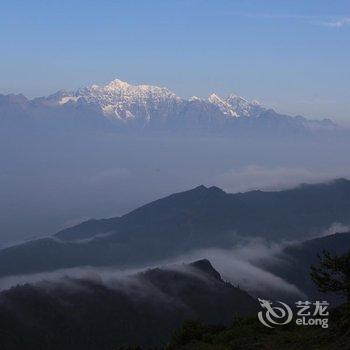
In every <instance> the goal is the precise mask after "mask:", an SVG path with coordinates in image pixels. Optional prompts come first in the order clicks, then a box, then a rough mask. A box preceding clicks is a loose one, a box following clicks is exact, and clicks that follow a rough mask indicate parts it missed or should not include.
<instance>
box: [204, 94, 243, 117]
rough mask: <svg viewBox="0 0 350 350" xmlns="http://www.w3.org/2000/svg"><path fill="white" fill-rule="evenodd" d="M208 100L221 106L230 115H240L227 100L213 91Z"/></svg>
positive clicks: (222, 110)
mask: <svg viewBox="0 0 350 350" xmlns="http://www.w3.org/2000/svg"><path fill="white" fill-rule="evenodd" d="M208 101H209V102H210V103H212V104H214V105H216V106H218V107H219V109H220V110H221V112H222V113H223V114H225V115H227V116H229V117H238V114H237V113H236V111H235V110H234V109H233V108H232V106H230V105H229V104H228V103H227V102H226V101H225V100H223V99H222V98H220V97H219V96H218V95H217V94H215V93H212V94H211V95H210V96H209V97H208Z"/></svg>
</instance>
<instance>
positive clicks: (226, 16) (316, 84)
mask: <svg viewBox="0 0 350 350" xmlns="http://www.w3.org/2000/svg"><path fill="white" fill-rule="evenodd" d="M0 48H1V65H0V77H1V79H0V93H9V92H16V93H19V92H22V93H24V94H25V95H27V96H29V97H34V96H38V95H46V94H49V93H52V92H54V91H56V90H59V89H61V88H66V89H74V88H77V87H80V86H84V85H87V84H92V83H97V84H103V83H106V82H108V81H109V80H112V79H113V78H120V79H122V80H126V81H129V82H131V83H142V82H145V83H149V84H156V85H162V86H167V87H169V88H170V89H171V90H173V91H174V92H176V93H177V94H179V95H180V96H183V97H187V96H191V95H198V96H206V95H208V94H209V93H210V92H212V91H216V92H217V93H219V94H220V95H223V96H226V95H227V94H228V93H230V92H235V93H237V94H240V95H243V96H245V97H247V98H251V99H257V100H260V101H261V102H262V103H264V104H266V105H269V106H272V107H275V108H276V109H277V110H278V111H281V112H287V113H290V114H303V115H306V116H312V117H333V118H336V119H337V120H340V121H347V120H348V121H349V122H350V113H349V110H350V89H349V81H350V64H349V62H350V2H349V1H348V0H343V1H342V0H340V1H337V0H333V1H331V0H329V1H326V0H308V1H304V0H300V1H297V0H294V1H282V0H279V1H271V0H270V1H268V0H265V1H260V0H259V1H225V0H219V1H200V0H197V1H191V0H186V1H175V0H172V1H164V0H163V1H158V0H152V1H142V0H140V1H130V0H129V1H126V0H125V1H107V0H100V1H90V0H70V1H66V0H63V1H62V0H61V1H40V0H36V1H35V0H31V1H19V0H12V1H2V2H1V5H0Z"/></svg>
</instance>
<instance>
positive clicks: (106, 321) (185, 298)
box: [0, 260, 258, 350]
mask: <svg viewBox="0 0 350 350" xmlns="http://www.w3.org/2000/svg"><path fill="white" fill-rule="evenodd" d="M257 308H258V304H257V302H256V300H255V299H253V298H252V297H250V296H249V295H248V294H247V293H246V292H244V291H243V290H241V289H239V288H236V287H234V286H233V285H231V284H229V283H226V282H224V281H223V280H222V279H221V277H220V274H219V273H218V272H217V271H216V270H215V269H214V268H213V267H212V265H211V264H210V262H209V261H208V260H200V261H196V262H194V263H192V264H189V265H181V266H171V267H166V268H157V269H151V270H147V271H145V272H142V273H139V274H137V275H133V276H128V277H124V278H123V279H121V278H119V279H111V280H109V281H108V282H103V281H102V280H99V279H96V278H90V279H73V278H68V277H67V278H63V279H61V280H55V281H51V282H50V281H42V282H40V283H37V284H25V285H22V286H17V287H13V288H11V289H9V290H6V291H3V292H1V294H0V349H4V350H5V349H6V350H11V349H13V350H17V349H18V350H24V349H25V350H31V349H33V350H40V349H42V350H47V349H52V350H54V349H57V350H62V349H72V350H78V349H84V350H87V349H91V350H92V349H96V350H103V349H106V350H107V349H117V347H118V346H122V345H131V344H139V345H144V346H154V345H158V346H160V345H162V344H164V343H165V342H167V341H168V340H169V339H170V335H171V333H172V332H173V330H174V329H177V328H179V327H180V326H181V324H182V323H183V322H184V321H186V320H197V321H201V322H206V323H214V324H226V325H229V324H230V323H231V322H232V319H233V318H234V316H235V315H236V316H237V315H241V316H247V315H253V314H255V312H256V310H257Z"/></svg>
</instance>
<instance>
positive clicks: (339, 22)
mask: <svg viewBox="0 0 350 350" xmlns="http://www.w3.org/2000/svg"><path fill="white" fill-rule="evenodd" d="M315 24H319V25H323V26H326V27H331V28H341V27H345V26H349V25H350V17H344V18H340V19H335V20H327V21H319V22H315Z"/></svg>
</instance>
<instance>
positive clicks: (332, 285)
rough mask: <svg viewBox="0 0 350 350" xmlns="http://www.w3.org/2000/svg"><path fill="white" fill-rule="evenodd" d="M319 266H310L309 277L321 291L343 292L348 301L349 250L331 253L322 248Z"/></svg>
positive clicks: (349, 291)
mask: <svg viewBox="0 0 350 350" xmlns="http://www.w3.org/2000/svg"><path fill="white" fill-rule="evenodd" d="M318 258H319V266H311V272H310V275H311V279H312V280H313V282H314V283H315V284H316V286H317V287H318V289H319V290H320V291H321V292H334V293H338V294H343V295H344V296H345V297H346V298H347V301H348V302H349V303H350V251H349V252H348V253H346V254H343V255H332V254H331V253H330V252H328V251H326V250H324V251H323V253H322V255H321V256H320V255H319V256H318Z"/></svg>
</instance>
